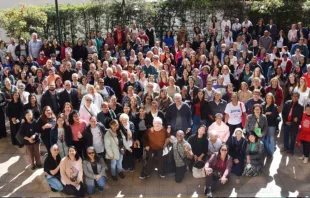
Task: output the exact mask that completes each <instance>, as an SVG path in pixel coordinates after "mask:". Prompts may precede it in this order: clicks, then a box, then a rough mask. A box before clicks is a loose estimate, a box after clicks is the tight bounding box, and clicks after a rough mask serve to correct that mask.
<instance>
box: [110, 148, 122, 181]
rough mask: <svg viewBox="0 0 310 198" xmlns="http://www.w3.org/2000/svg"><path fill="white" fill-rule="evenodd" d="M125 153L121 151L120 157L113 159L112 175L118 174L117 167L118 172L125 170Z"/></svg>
mask: <svg viewBox="0 0 310 198" xmlns="http://www.w3.org/2000/svg"><path fill="white" fill-rule="evenodd" d="M122 162H123V155H122V154H121V153H120V154H119V159H118V160H111V175H112V176H116V168H117V172H118V173H121V172H122V171H123V166H122Z"/></svg>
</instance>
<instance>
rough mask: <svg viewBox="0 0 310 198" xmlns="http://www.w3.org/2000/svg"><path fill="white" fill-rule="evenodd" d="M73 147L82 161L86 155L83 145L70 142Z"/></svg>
mask: <svg viewBox="0 0 310 198" xmlns="http://www.w3.org/2000/svg"><path fill="white" fill-rule="evenodd" d="M72 144H73V146H75V148H76V150H77V152H78V153H79V155H80V156H81V158H83V159H84V157H85V156H87V155H86V153H84V152H85V150H84V149H83V148H84V145H83V143H82V142H81V141H72Z"/></svg>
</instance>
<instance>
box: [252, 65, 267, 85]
mask: <svg viewBox="0 0 310 198" xmlns="http://www.w3.org/2000/svg"><path fill="white" fill-rule="evenodd" d="M255 77H257V78H259V79H260V82H261V86H262V87H264V86H265V85H266V80H265V77H264V76H263V74H262V73H261V70H260V68H259V67H256V68H255V69H254V71H253V74H252V76H251V77H250V78H249V81H248V84H249V86H251V85H252V83H253V79H254V78H255Z"/></svg>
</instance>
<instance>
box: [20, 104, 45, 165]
mask: <svg viewBox="0 0 310 198" xmlns="http://www.w3.org/2000/svg"><path fill="white" fill-rule="evenodd" d="M25 118H26V119H25V121H24V122H23V123H22V124H21V126H20V129H19V131H18V135H19V137H21V138H23V139H24V141H23V144H25V145H26V149H27V153H28V155H29V159H30V162H31V170H35V169H36V167H37V168H41V167H42V163H41V159H40V151H39V147H40V138H39V134H37V133H36V132H35V122H36V121H35V120H34V119H33V114H32V111H31V110H26V111H25ZM20 143H21V142H20ZM34 162H36V163H34Z"/></svg>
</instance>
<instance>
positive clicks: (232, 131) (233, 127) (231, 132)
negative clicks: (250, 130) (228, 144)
mask: <svg viewBox="0 0 310 198" xmlns="http://www.w3.org/2000/svg"><path fill="white" fill-rule="evenodd" d="M227 125H228V127H229V132H230V136H232V135H233V134H234V132H235V130H236V128H242V123H240V124H236V125H232V124H228V123H227Z"/></svg>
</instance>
